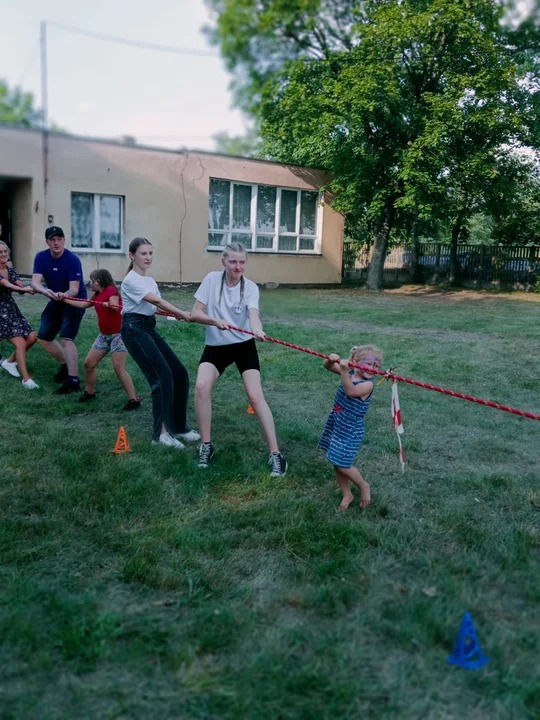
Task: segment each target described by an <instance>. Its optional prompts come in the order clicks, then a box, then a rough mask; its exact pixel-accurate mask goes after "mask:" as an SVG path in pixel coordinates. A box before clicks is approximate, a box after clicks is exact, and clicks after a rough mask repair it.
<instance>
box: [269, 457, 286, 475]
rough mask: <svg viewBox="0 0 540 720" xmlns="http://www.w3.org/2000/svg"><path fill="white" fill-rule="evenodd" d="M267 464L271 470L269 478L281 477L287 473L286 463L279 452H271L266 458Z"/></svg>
mask: <svg viewBox="0 0 540 720" xmlns="http://www.w3.org/2000/svg"><path fill="white" fill-rule="evenodd" d="M268 464H269V465H270V467H271V468H272V472H271V473H270V477H283V476H284V475H285V473H286V472H287V468H288V467H289V466H288V465H287V461H286V460H285V458H284V457H283V455H282V454H281V453H280V452H273V453H271V454H270V457H269V458H268Z"/></svg>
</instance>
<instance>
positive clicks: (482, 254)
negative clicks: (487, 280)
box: [478, 244, 484, 289]
mask: <svg viewBox="0 0 540 720" xmlns="http://www.w3.org/2000/svg"><path fill="white" fill-rule="evenodd" d="M483 280H484V245H483V244H482V245H480V269H479V272H478V284H479V287H480V289H482V285H483Z"/></svg>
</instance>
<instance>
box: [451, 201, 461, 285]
mask: <svg viewBox="0 0 540 720" xmlns="http://www.w3.org/2000/svg"><path fill="white" fill-rule="evenodd" d="M463 217H464V215H463V213H461V212H460V213H459V214H458V216H457V217H456V219H455V220H454V222H453V223H452V242H451V244H450V268H449V270H450V272H449V275H448V283H449V284H450V285H455V284H456V282H457V276H458V263H457V247H458V240H459V236H460V235H461V230H462V229H463Z"/></svg>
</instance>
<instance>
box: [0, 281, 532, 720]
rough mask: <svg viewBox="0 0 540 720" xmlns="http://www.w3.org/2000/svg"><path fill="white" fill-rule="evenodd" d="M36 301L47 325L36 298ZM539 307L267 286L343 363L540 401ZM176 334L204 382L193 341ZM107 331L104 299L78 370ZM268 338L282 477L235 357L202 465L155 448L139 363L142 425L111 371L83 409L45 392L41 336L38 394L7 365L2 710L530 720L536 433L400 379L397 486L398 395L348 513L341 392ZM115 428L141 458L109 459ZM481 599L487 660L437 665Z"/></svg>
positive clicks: (272, 324) (86, 326)
mask: <svg viewBox="0 0 540 720" xmlns="http://www.w3.org/2000/svg"><path fill="white" fill-rule="evenodd" d="M168 297H169V298H170V299H172V300H173V301H176V302H178V303H179V304H180V305H181V306H183V307H189V305H190V304H191V296H190V294H189V293H187V292H171V293H168ZM21 305H22V307H23V309H24V311H25V312H26V313H27V314H28V316H29V318H30V319H31V321H32V322H33V323H34V324H35V325H37V322H38V317H39V313H40V311H41V307H42V302H41V300H40V299H36V298H24V299H23V300H22V301H21ZM539 307H540V306H539V305H538V304H536V303H532V302H522V301H519V300H509V299H505V298H500V297H495V296H489V295H486V296H485V297H484V298H482V299H471V298H470V296H468V295H467V294H466V293H464V294H462V295H450V296H431V297H430V296H420V297H415V296H412V295H405V294H396V293H389V294H383V295H380V296H371V295H369V294H366V293H363V292H360V291H354V290H348V291H325V292H322V291H287V290H283V291H281V290H278V291H273V292H271V291H267V292H263V293H262V311H263V318H264V319H265V321H266V322H265V329H266V330H267V332H268V333H269V334H271V335H274V336H276V337H279V338H282V339H285V340H290V341H292V342H296V343H299V344H305V345H307V346H309V347H312V348H314V349H317V350H320V351H322V352H330V351H336V352H340V353H342V354H344V353H346V352H347V351H348V349H349V348H350V347H351V346H352V345H353V344H358V343H361V342H374V343H377V344H378V345H380V346H381V347H382V348H383V350H384V351H385V361H384V365H385V367H388V366H390V365H397V366H398V372H399V373H401V374H403V375H406V376H409V377H415V378H418V379H422V380H425V381H427V382H433V383H435V384H442V385H445V386H446V387H449V388H451V389H456V390H461V391H463V392H471V393H474V394H477V395H479V396H480V397H484V398H486V399H494V400H499V401H501V402H504V403H506V404H509V405H514V406H516V407H519V408H523V409H528V410H532V411H537V412H538V411H540V393H539V390H540V367H539V364H538V357H539V354H540V323H539V322H538V308H539ZM160 328H161V331H162V333H163V335H164V336H165V337H166V338H167V340H168V341H169V342H170V343H171V345H172V346H173V347H174V349H175V350H176V351H177V353H178V355H179V357H180V358H181V359H182V360H183V361H184V362H185V363H186V365H187V367H188V370H189V372H190V377H191V379H192V382H194V379H195V373H196V368H197V362H198V358H199V356H200V353H201V350H202V346H203V329H202V328H201V327H199V326H195V325H193V326H188V325H182V324H179V323H170V322H167V321H165V320H161V321H160ZM95 335H96V319H95V314H94V313H93V312H91V311H89V312H87V313H86V316H85V319H84V322H83V326H82V330H81V334H80V337H79V348H80V352H81V355H82V356H83V357H84V353H85V352H86V351H87V349H88V348H89V347H90V344H91V342H92V340H93V339H94V337H95ZM259 347H260V353H261V360H262V372H263V378H264V387H265V391H266V395H267V398H268V400H269V402H270V405H271V407H272V408H273V411H274V415H275V418H276V424H277V428H278V435H279V438H280V444H281V447H282V450H283V452H284V453H285V454H286V456H287V459H288V461H289V465H290V470H289V473H288V474H287V476H286V477H285V478H283V479H279V480H277V481H275V480H271V479H270V478H269V477H268V472H267V469H266V460H267V453H266V448H265V444H264V441H263V438H262V435H261V433H260V431H259V428H258V425H257V421H256V419H255V418H254V417H253V416H250V415H247V413H246V408H247V400H246V398H245V395H244V394H243V391H242V388H241V383H240V380H239V378H238V376H237V373H236V370H235V369H233V368H231V369H230V370H229V371H228V372H227V373H226V375H225V377H224V378H222V380H221V381H220V383H219V384H218V386H217V388H216V391H215V403H214V407H215V431H214V442H215V445H216V448H217V454H216V457H215V461H214V463H213V466H212V467H211V469H209V471H207V472H201V471H198V470H197V468H196V466H195V456H196V451H195V448H194V447H190V448H189V450H187V451H186V452H183V453H178V452H175V451H171V450H167V449H165V448H156V447H151V445H150V429H151V410H150V398H149V392H148V388H147V386H146V384H145V382H144V378H143V377H142V375H141V373H140V372H139V371H138V369H137V368H136V367H135V366H134V363H133V362H131V364H130V368H131V370H132V372H133V377H134V379H135V384H136V388H137V389H138V391H139V392H140V393H141V395H142V398H143V409H141V410H140V411H138V412H136V413H129V414H128V413H123V412H122V411H121V409H120V408H121V406H122V405H123V403H124V397H123V391H122V389H121V386H120V384H119V383H118V382H117V380H116V378H115V376H114V374H113V371H112V366H111V364H110V361H109V360H108V359H107V360H105V361H104V363H103V365H102V367H101V368H100V369H99V384H98V391H99V393H100V396H99V401H97V402H95V403H93V404H92V405H91V406H81V405H78V404H77V402H76V400H75V398H73V397H65V398H56V397H54V396H53V395H52V391H53V389H54V387H55V386H54V384H53V383H52V380H51V379H50V377H51V375H52V374H53V373H54V371H55V363H54V361H53V360H52V359H51V358H50V357H49V356H47V355H46V353H45V352H44V351H43V350H42V349H41V348H40V347H38V348H35V349H34V350H33V351H32V352H31V353H30V356H29V360H30V367H31V371H32V374H33V376H34V378H35V380H36V381H37V382H38V383H39V384H40V385H41V390H39V391H36V392H25V391H24V390H23V389H22V388H21V386H20V383H19V382H17V381H15V380H14V379H13V378H11V377H9V376H8V375H7V374H6V373H5V372H2V374H1V375H0V407H1V408H2V413H3V414H2V430H1V434H0V448H1V454H0V469H1V471H0V476H1V477H0V553H1V556H0V559H1V567H0V637H1V645H0V665H1V673H0V677H1V680H0V717H1V718H2V720H4V719H5V720H10V719H15V718H16V719H19V718H21V719H24V720H26V719H34V718H39V719H42V718H43V719H45V718H46V719H47V720H60V719H62V720H67V719H69V720H71V719H72V718H73V719H75V718H77V719H78V718H81V719H84V720H93V719H94V718H95V719H96V720H97V719H100V720H101V719H102V718H118V719H120V718H122V719H125V718H126V719H127V718H130V719H131V718H137V719H139V718H140V719H141V720H142V719H144V720H146V719H147V718H159V719H160V720H162V719H163V718H175V719H176V718H201V719H203V718H204V719H217V718H242V719H243V718H248V719H250V720H254V719H257V720H259V719H261V720H262V719H264V720H266V719H267V718H280V719H283V720H285V719H289V718H291V719H292V718H294V719H297V718H301V719H305V720H308V719H309V720H312V719H313V718H332V720H334V719H335V718H340V719H341V718H355V719H357V718H420V717H422V718H437V719H438V718H457V717H466V718H468V719H469V718H474V719H476V718H489V719H490V720H491V719H493V718H538V717H540V679H539V678H540V633H539V631H540V523H539V521H540V512H539V509H538V507H537V506H540V488H539V484H538V480H539V475H540V472H539V471H540V463H539V460H538V456H539V442H538V438H539V431H540V424H539V423H538V422H533V421H530V420H524V419H520V418H517V417H513V416H511V415H508V414H506V413H502V412H498V411H496V410H492V409H489V408H482V407H479V406H475V405H473V404H470V403H466V402H464V401H460V400H456V399H454V398H449V397H443V396H440V395H438V394H435V393H430V392H427V391H424V390H421V389H419V388H413V387H409V386H403V387H401V388H400V396H401V404H402V410H403V417H404V424H405V431H406V434H405V436H404V443H405V453H406V458H407V461H408V469H407V473H406V475H405V476H402V475H401V472H400V469H399V462H398V454H397V442H396V438H395V436H394V434H393V430H392V426H391V421H390V386H389V384H388V383H385V384H383V385H382V386H381V387H380V388H378V389H377V392H376V397H375V400H374V402H373V403H372V407H371V409H370V411H369V414H368V417H367V421H366V428H367V433H366V439H365V443H364V446H363V448H362V450H361V452H360V454H359V457H358V466H359V467H360V468H361V469H362V471H363V472H364V474H365V477H366V479H367V480H368V481H369V482H370V483H371V486H372V491H373V505H372V506H371V507H370V508H369V509H368V510H365V511H361V510H360V509H359V508H358V507H357V505H356V504H355V505H354V506H353V507H352V508H351V510H350V511H349V512H348V513H346V514H338V513H337V512H336V506H337V504H338V502H339V492H338V490H337V486H336V485H335V481H334V479H333V474H332V469H331V467H330V466H329V464H328V463H327V462H326V461H325V460H324V458H323V456H322V455H321V454H320V453H319V451H317V450H316V444H317V440H318V437H319V433H320V430H321V428H322V426H323V423H324V421H325V418H326V415H327V413H328V412H329V410H330V408H331V407H332V401H333V397H334V392H335V390H336V380H337V378H335V377H334V376H332V375H330V373H327V372H325V371H323V369H322V363H321V362H320V361H319V360H318V359H315V358H312V357H309V356H307V355H304V354H301V353H296V352H293V351H292V350H288V349H286V348H283V347H279V346H276V345H271V344H269V343H267V344H265V345H260V346H259ZM8 349H9V347H8V344H7V343H3V344H2V352H3V354H4V356H5V355H6V354H7V352H8ZM81 366H82V363H81ZM190 405H191V402H190ZM191 417H192V420H193V421H194V415H193V412H191ZM122 424H123V425H124V426H125V427H126V431H127V434H128V438H129V440H130V442H131V444H132V446H133V449H134V452H133V453H132V454H129V455H122V456H115V455H113V454H112V453H111V452H110V451H111V449H112V448H113V446H114V443H115V440H116V435H117V433H118V429H119V426H120V425H122ZM531 500H532V501H533V502H531ZM533 503H536V507H535V505H534V504H533ZM433 589H434V590H433ZM426 590H427V591H428V593H426V592H425V591H426ZM466 611H470V612H471V613H472V616H473V619H474V621H475V624H476V627H477V632H478V635H479V639H480V642H481V643H482V647H483V650H484V652H485V654H486V655H488V657H490V658H491V662H490V663H489V664H488V665H487V666H486V667H485V668H483V669H482V670H480V671H477V672H474V671H466V670H461V669H458V668H454V667H451V666H450V665H448V664H447V663H446V657H447V656H448V655H449V654H450V652H451V650H452V646H453V644H454V642H455V640H456V638H457V633H458V629H459V625H460V622H461V618H462V616H463V613H464V612H466Z"/></svg>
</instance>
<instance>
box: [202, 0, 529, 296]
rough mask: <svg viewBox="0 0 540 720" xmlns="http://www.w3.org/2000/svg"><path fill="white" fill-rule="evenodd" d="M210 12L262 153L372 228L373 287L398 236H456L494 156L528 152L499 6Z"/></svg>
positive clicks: (346, 2)
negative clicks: (315, 175)
mask: <svg viewBox="0 0 540 720" xmlns="http://www.w3.org/2000/svg"><path fill="white" fill-rule="evenodd" d="M207 3H208V4H209V5H210V6H211V7H212V8H213V9H214V10H215V11H216V24H215V30H214V37H215V39H216V41H217V42H219V43H220V45H221V49H222V52H223V54H224V56H225V58H226V60H227V62H228V65H229V68H230V69H231V70H233V71H234V76H235V81H234V89H235V91H236V94H237V99H238V102H239V104H240V105H241V106H242V107H243V108H244V109H246V110H248V111H250V112H251V113H252V114H254V115H255V116H256V117H257V118H258V119H259V120H260V122H261V131H262V134H263V137H264V139H265V140H266V147H267V152H268V153H269V154H270V155H271V156H273V157H275V158H277V159H281V160H284V161H288V162H291V161H292V162H296V163H299V164H305V165H315V166H321V167H324V168H326V169H327V170H328V171H329V172H330V173H331V174H332V176H333V178H334V179H333V180H332V182H331V184H330V187H331V190H332V191H333V192H334V193H335V200H334V205H335V207H336V208H337V209H340V210H343V211H344V212H346V213H347V214H348V216H349V217H350V218H351V219H353V220H354V219H355V218H356V217H363V218H365V220H366V221H367V223H368V227H369V228H370V232H371V235H372V241H373V246H374V250H373V259H372V262H371V266H370V271H369V276H368V287H370V288H372V289H380V288H381V287H382V273H383V267H384V259H385V255H386V248H387V245H388V239H389V236H390V232H391V230H392V228H393V227H396V225H400V226H408V227H411V228H412V229H414V227H415V225H416V224H417V223H418V221H421V220H422V219H427V218H428V217H429V216H430V215H431V214H433V213H440V214H443V215H444V214H446V216H447V217H448V216H450V215H452V214H454V215H455V217H454V220H455V221H456V222H455V223H454V224H455V225H456V227H457V226H461V225H462V224H463V223H465V222H466V220H467V218H468V217H469V216H470V215H471V214H472V213H474V212H477V211H478V209H479V207H480V206H481V205H482V203H484V202H486V203H487V202H488V201H489V198H488V196H489V194H490V193H489V188H488V187H487V185H488V184H489V178H490V177H491V179H493V178H494V177H496V176H497V175H499V176H500V175H501V171H502V168H503V167H504V166H505V165H508V163H509V162H510V161H509V159H508V152H506V151H502V150H501V148H504V147H507V148H508V147H512V146H514V145H522V144H525V143H532V142H533V141H534V134H535V129H534V124H535V119H536V105H535V103H536V102H537V97H538V94H537V88H536V87H535V84H534V83H535V80H536V77H535V72H534V63H533V61H532V60H531V58H530V57H529V58H527V61H528V63H529V64H528V66H526V65H525V63H524V62H519V59H520V58H517V57H516V53H515V52H514V51H515V48H513V47H509V42H510V40H509V32H508V31H507V30H506V29H505V27H504V25H503V24H502V22H501V20H502V17H503V13H504V8H503V6H502V4H501V3H498V2H496V0H465V1H463V2H451V1H450V0H365V1H363V2H360V1H359V0H207ZM516 38H517V36H514V37H513V38H512V41H513V42H517V40H516ZM521 59H522V60H523V59H524V58H521ZM456 153H457V156H456ZM501 163H502V164H501ZM469 196H474V198H475V199H474V202H469ZM460 197H462V198H463V197H465V198H466V202H462V203H461V204H460V202H459V198H460ZM455 232H456V231H455ZM458 234H459V233H458ZM455 237H456V235H455Z"/></svg>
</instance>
